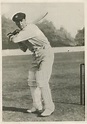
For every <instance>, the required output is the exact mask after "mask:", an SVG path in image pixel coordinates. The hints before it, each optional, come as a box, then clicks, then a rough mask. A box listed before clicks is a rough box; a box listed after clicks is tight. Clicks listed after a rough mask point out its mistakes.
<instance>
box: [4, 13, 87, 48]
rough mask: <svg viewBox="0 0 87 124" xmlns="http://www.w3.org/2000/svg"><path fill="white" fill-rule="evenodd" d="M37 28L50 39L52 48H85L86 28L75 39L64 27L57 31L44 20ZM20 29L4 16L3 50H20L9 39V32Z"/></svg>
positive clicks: (49, 22)
mask: <svg viewBox="0 0 87 124" xmlns="http://www.w3.org/2000/svg"><path fill="white" fill-rule="evenodd" d="M37 26H38V27H39V28H40V29H41V30H42V32H43V33H44V34H45V35H46V37H47V38H48V40H49V42H50V44H51V46H52V47H64V46H84V41H85V38H84V35H85V28H84V27H83V28H82V29H79V30H78V31H77V34H76V36H75V38H73V37H72V36H71V34H70V33H69V32H67V30H66V29H65V28H64V27H60V29H56V28H55V26H54V25H53V23H52V22H51V21H48V20H43V21H42V22H41V23H38V24H37ZM17 28H18V27H17V26H16V25H15V23H14V22H13V21H12V20H10V19H8V18H6V17H5V16H4V15H2V49H18V48H19V47H18V45H17V44H15V43H13V42H10V41H9V39H8V38H7V34H8V33H9V32H13V31H14V30H15V29H17Z"/></svg>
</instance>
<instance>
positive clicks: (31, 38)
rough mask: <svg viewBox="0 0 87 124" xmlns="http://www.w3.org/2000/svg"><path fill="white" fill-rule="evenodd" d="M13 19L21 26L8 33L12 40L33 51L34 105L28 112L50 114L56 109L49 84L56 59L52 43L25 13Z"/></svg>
mask: <svg viewBox="0 0 87 124" xmlns="http://www.w3.org/2000/svg"><path fill="white" fill-rule="evenodd" d="M12 20H13V21H14V22H15V23H16V25H17V26H18V27H19V28H20V31H17V32H16V31H15V32H16V33H10V34H8V35H9V39H10V41H13V42H14V43H18V44H19V47H20V49H21V50H23V51H24V52H26V50H27V49H29V50H30V51H32V53H33V54H32V61H31V67H30V69H29V75H28V85H29V86H30V91H31V95H32V100H33V106H32V108H31V110H27V112H29V113H33V112H37V110H38V111H39V112H40V114H39V116H41V117H45V116H49V115H51V114H52V113H53V112H54V109H55V105H54V103H53V100H52V95H51V89H50V86H49V79H50V76H51V73H52V65H53V61H54V54H53V52H52V49H51V46H50V43H49V41H48V39H47V38H46V36H45V35H44V34H43V33H42V31H41V30H40V29H39V28H38V27H37V26H36V25H35V24H34V23H33V24H27V22H26V15H25V13H17V14H15V15H14V16H13V18H12ZM43 103H44V104H43ZM42 110H43V111H42Z"/></svg>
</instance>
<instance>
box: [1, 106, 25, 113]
mask: <svg viewBox="0 0 87 124" xmlns="http://www.w3.org/2000/svg"><path fill="white" fill-rule="evenodd" d="M2 110H3V111H14V112H22V113H27V109H24V108H16V107H6V106H3V107H2Z"/></svg>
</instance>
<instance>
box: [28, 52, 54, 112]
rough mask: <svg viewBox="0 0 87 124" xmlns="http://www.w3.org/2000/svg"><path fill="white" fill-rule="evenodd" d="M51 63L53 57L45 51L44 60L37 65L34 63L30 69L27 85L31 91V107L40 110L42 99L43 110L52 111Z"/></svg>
mask: <svg viewBox="0 0 87 124" xmlns="http://www.w3.org/2000/svg"><path fill="white" fill-rule="evenodd" d="M40 59H41V58H40ZM37 60H38V58H37ZM53 61H54V55H53V54H51V52H50V51H48V52H46V51H45V57H44V59H43V60H42V61H41V62H40V63H39V64H38V65H37V62H35V63H34V64H33V67H32V69H31V70H30V71H29V76H28V84H29V86H30V90H31V95H32V99H33V106H34V107H35V108H37V109H41V108H42V99H43V102H44V108H45V109H50V110H53V109H54V103H53V100H52V95H51V89H50V86H49V80H50V77H51V73H52V65H53Z"/></svg>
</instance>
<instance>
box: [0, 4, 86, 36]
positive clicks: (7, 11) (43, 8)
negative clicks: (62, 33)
mask: <svg viewBox="0 0 87 124" xmlns="http://www.w3.org/2000/svg"><path fill="white" fill-rule="evenodd" d="M17 12H25V13H26V15H27V21H28V22H32V21H33V20H34V19H36V18H38V17H39V16H40V15H42V14H44V13H45V12H48V15H47V16H46V17H45V18H44V19H47V20H49V21H52V22H53V24H54V26H55V27H56V29H59V28H60V27H61V26H63V27H64V28H65V29H66V30H67V31H68V32H69V33H70V34H71V36H72V37H75V35H76V33H77V31H78V30H79V29H82V28H83V26H84V4H83V3H55V2H54V3H40V2H39V3H2V4H1V14H4V15H5V16H6V17H8V18H10V19H11V18H12V16H13V15H14V14H15V13H17Z"/></svg>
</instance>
